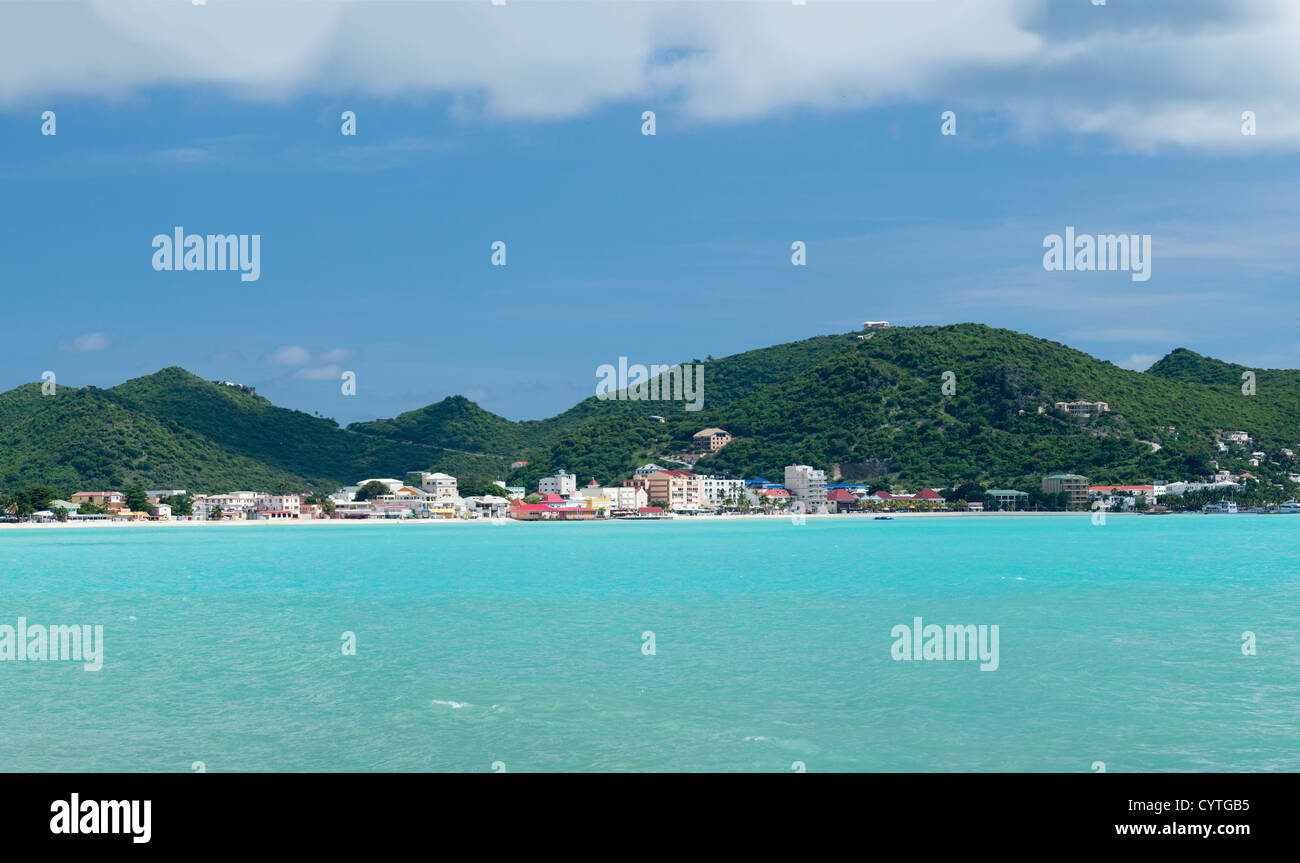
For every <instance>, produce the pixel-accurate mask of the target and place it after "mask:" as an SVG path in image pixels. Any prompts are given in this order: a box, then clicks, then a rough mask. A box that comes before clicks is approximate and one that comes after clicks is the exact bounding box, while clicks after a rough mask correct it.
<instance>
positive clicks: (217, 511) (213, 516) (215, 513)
mask: <svg viewBox="0 0 1300 863" xmlns="http://www.w3.org/2000/svg"><path fill="white" fill-rule="evenodd" d="M224 515H225V513H224V512H222V511H221V504H217V505H216V506H214V507H213V508H212V512H210V513H208V521H221V517H222V516H224Z"/></svg>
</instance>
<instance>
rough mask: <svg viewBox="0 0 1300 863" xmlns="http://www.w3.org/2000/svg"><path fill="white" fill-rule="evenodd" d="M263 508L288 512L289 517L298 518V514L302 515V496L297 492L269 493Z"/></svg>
mask: <svg viewBox="0 0 1300 863" xmlns="http://www.w3.org/2000/svg"><path fill="white" fill-rule="evenodd" d="M261 509H263V510H268V511H272V512H287V513H289V518H298V516H300V515H302V497H301V496H299V495H296V494H272V495H268V496H267V498H266V501H265V503H263V504H262V506H261Z"/></svg>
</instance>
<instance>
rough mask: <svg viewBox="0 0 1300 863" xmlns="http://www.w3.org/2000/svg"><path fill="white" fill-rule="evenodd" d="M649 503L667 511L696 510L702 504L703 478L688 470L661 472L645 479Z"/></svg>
mask: <svg viewBox="0 0 1300 863" xmlns="http://www.w3.org/2000/svg"><path fill="white" fill-rule="evenodd" d="M645 481H646V486H645V491H646V495H648V496H649V499H650V503H651V504H655V503H656V502H657V501H662V502H663V503H665V504H667V509H669V510H697V509H700V508H701V506H702V505H703V504H704V477H702V476H700V475H698V474H694V473H691V472H690V471H688V470H661V471H657V472H656V473H652V474H650V475H649V476H647V477H645Z"/></svg>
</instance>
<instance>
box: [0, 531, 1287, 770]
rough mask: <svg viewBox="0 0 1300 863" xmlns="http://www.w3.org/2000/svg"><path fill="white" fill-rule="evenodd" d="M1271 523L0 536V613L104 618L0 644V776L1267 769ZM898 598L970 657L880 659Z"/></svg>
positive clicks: (1275, 561)
mask: <svg viewBox="0 0 1300 863" xmlns="http://www.w3.org/2000/svg"><path fill="white" fill-rule="evenodd" d="M1298 538H1300V517H1295V518H1291V517H1287V516H1249V515H1237V516H1170V517H1165V518H1151V517H1142V516H1129V517H1111V518H1110V519H1109V520H1108V521H1107V523H1106V524H1105V525H1101V526H1095V525H1093V524H1091V522H1090V520H1089V519H1088V518H1087V517H1068V516H1067V517H1025V518H1021V517H1011V518H1006V517H1002V518H999V517H960V518H912V519H907V518H899V519H896V520H894V521H892V522H876V521H869V520H864V521H851V520H842V519H840V520H829V519H828V520H817V519H812V518H810V519H809V520H808V522H807V524H805V525H802V526H795V525H792V524H791V523H790V522H789V520H786V519H777V518H773V519H772V520H771V521H770V522H752V521H740V522H729V523H728V522H722V523H718V522H712V523H708V524H702V523H692V524H680V523H678V524H675V523H671V522H645V523H637V524H628V523H601V524H509V525H502V526H488V525H484V524H465V525H448V524H432V525H420V524H404V525H403V524H375V525H370V524H363V525H360V524H359V525H329V526H315V527H312V526H298V525H288V526H253V527H238V526H233V527H194V528H185V527H172V528H156V527H139V528H135V527H132V528H116V529H114V528H108V529H95V528H88V529H66V530H59V529H55V530H0V624H6V623H7V624H9V625H10V626H16V623H17V618H18V616H19V615H24V616H26V617H27V619H28V621H29V622H30V623H58V624H72V623H89V624H96V623H99V624H103V626H104V640H105V659H104V668H103V670H102V671H99V672H87V671H83V670H82V666H81V664H80V663H73V662H12V661H8V662H0V696H2V697H0V728H3V729H4V731H3V733H2V734H0V770H56V771H83V770H84V771H108V770H117V771H188V770H190V769H191V765H192V764H193V762H195V761H202V762H204V764H205V765H206V768H207V770H209V771H214V772H215V771H266V770H271V771H339V770H359V771H372V770H381V771H392V770H437V771H478V772H486V771H489V770H491V769H492V764H493V762H503V763H504V765H505V769H506V770H507V771H509V772H526V771H555V770H574V771H587V770H610V771H615V770H651V771H660V770H681V771H779V772H788V771H790V770H791V769H792V765H794V763H795V762H803V763H804V764H805V765H806V768H807V770H808V771H809V772H822V771H844V770H866V771H876V770H884V771H892V770H920V771H936V770H938V771H943V770H962V771H966V770H977V771H985V770H994V771H1003V770H1005V771H1073V772H1089V771H1090V769H1091V766H1092V764H1093V762H1095V761H1104V762H1105V764H1106V769H1107V770H1108V771H1109V772H1122V771H1154V770H1191V771H1253V770H1291V771H1295V770H1300V632H1298V627H1300V601H1298V596H1300V594H1298V593H1297V588H1298V586H1300V576H1298V575H1297V573H1298V571H1300V567H1298V564H1300V551H1298V550H1297V547H1298V546H1297V539H1298ZM918 615H919V616H921V617H923V619H924V620H925V622H926V623H939V624H948V623H952V624H965V623H974V624H989V625H992V624H997V625H998V626H999V631H1000V636H999V660H1000V667H999V668H998V670H997V671H992V672H982V671H980V670H979V668H978V665H977V663H973V662H961V661H954V662H899V661H895V660H893V659H892V658H891V653H890V648H891V646H892V645H893V643H894V638H893V637H892V636H891V630H892V629H893V627H894V626H895V625H897V624H906V625H910V624H911V622H912V618H913V617H914V616H918ZM1246 630H1250V631H1252V632H1254V633H1255V635H1256V637H1257V639H1258V648H1257V649H1258V655H1256V656H1243V654H1242V650H1241V644H1242V633H1243V631H1246ZM344 631H352V632H355V633H356V638H357V652H356V655H355V656H345V655H343V653H342V651H341V649H340V646H341V644H342V640H341V639H342V634H343V632H344ZM646 631H652V632H653V633H654V636H655V651H656V652H655V654H654V655H646V654H645V653H643V651H642V644H643V642H642V633H643V632H646Z"/></svg>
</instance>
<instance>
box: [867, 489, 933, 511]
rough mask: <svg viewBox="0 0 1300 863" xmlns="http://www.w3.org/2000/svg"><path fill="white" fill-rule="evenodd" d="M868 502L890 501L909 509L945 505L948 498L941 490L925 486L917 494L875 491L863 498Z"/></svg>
mask: <svg viewBox="0 0 1300 863" xmlns="http://www.w3.org/2000/svg"><path fill="white" fill-rule="evenodd" d="M863 499H864V500H866V501H867V502H868V503H888V504H891V505H894V506H900V505H901V506H905V507H907V508H908V509H918V508H920V509H934V508H936V507H943V506H945V505H946V504H947V503H948V500H947V499H946V498H945V497H944V496H943V495H941V494H939V492H937V491H935V490H934V489H932V488H923V489H921V490H920V491H918V492H916V493H915V494H913V493H911V492H907V491H900V492H897V493H894V492H889V491H885V490H884V489H881V490H880V491H874V492H872V493H871V494H869V495H867V496H865V497H864V498H863Z"/></svg>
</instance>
